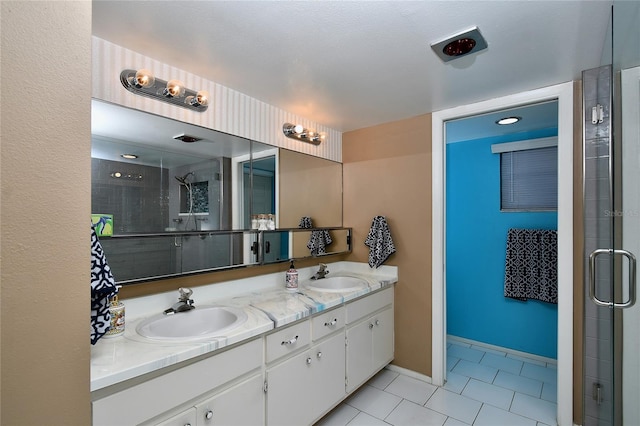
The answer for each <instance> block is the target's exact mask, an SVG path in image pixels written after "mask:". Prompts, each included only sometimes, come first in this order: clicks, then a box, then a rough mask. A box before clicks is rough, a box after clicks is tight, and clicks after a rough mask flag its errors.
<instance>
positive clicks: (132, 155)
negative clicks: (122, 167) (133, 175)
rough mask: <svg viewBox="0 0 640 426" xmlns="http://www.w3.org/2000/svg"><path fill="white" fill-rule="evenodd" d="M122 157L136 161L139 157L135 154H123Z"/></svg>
mask: <svg viewBox="0 0 640 426" xmlns="http://www.w3.org/2000/svg"><path fill="white" fill-rule="evenodd" d="M120 157H122V158H126V159H127V160H135V159H136V158H138V156H137V155H135V154H121V155H120Z"/></svg>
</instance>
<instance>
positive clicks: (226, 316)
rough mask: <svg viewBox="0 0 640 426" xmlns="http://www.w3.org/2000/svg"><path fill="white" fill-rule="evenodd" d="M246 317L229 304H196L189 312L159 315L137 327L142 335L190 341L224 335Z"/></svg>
mask: <svg viewBox="0 0 640 426" xmlns="http://www.w3.org/2000/svg"><path fill="white" fill-rule="evenodd" d="M246 320H247V314H246V313H245V312H244V311H242V310H241V309H237V308H233V307H230V306H197V307H196V308H195V309H192V310H190V311H187V312H180V313H176V314H172V315H165V314H158V315H154V316H152V317H150V318H147V319H145V320H143V321H142V322H141V323H140V324H138V326H137V327H136V331H137V332H138V334H139V335H141V336H143V337H146V338H148V339H153V340H162V341H174V342H175V341H190V340H201V339H206V338H211V337H216V336H218V337H219V336H224V335H225V333H228V332H230V331H231V330H233V329H235V328H236V327H239V326H241V325H242V324H244V322H245V321H246Z"/></svg>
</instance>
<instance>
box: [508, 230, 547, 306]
mask: <svg viewBox="0 0 640 426" xmlns="http://www.w3.org/2000/svg"><path fill="white" fill-rule="evenodd" d="M504 296H505V297H509V298H512V299H517V300H528V299H535V300H541V301H543V302H548V303H556V304H557V303H558V233H557V231H553V230H543V229H509V231H508V232H507V254H506V261H505V273H504Z"/></svg>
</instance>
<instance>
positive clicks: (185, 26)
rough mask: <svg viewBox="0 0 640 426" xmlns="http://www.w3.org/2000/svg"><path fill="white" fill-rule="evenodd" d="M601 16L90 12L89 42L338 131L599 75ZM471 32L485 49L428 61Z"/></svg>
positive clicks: (539, 4) (283, 9)
mask: <svg viewBox="0 0 640 426" xmlns="http://www.w3.org/2000/svg"><path fill="white" fill-rule="evenodd" d="M610 7H611V2H610V1H102V0H101V1H95V0H94V2H93V34H94V35H95V36H97V37H100V38H103V39H105V40H109V41H111V42H113V43H116V44H118V45H121V46H123V47H126V48H128V49H131V50H134V51H137V52H139V53H142V54H144V55H146V56H149V57H152V58H154V59H157V60H160V61H162V62H165V63H167V64H170V65H173V66H176V67H179V68H182V69H184V70H187V71H189V72H191V73H194V74H197V75H200V76H202V77H205V78H208V79H210V80H213V81H215V82H217V83H220V84H222V85H224V86H227V87H229V88H232V89H235V90H238V91H240V92H242V93H245V94H247V95H249V96H251V97H253V98H256V99H259V100H262V101H264V102H266V103H268V104H271V105H274V106H278V107H280V108H282V109H284V110H287V111H290V112H292V113H295V114H298V115H300V116H303V117H306V118H308V119H310V120H313V121H315V122H318V123H321V124H324V125H326V126H329V127H331V128H334V129H336V130H339V131H349V130H355V129H359V128H363V127H368V126H371V125H376V124H380V123H385V122H390V121H395V120H399V119H403V118H409V117H414V116H417V115H421V114H425V113H428V112H433V111H438V110H441V109H445V108H450V107H454V106H459V105H464V104H469V103H473V102H477V101H481V100H486V99H490V98H495V97H498V96H503V95H507V94H512V93H517V92H521V91H526V90H531V89H535V88H539V87H544V86H549V85H553V84H557V83H561V82H566V81H570V80H574V79H577V78H580V73H581V71H582V70H585V69H589V68H593V67H597V66H599V65H600V63H601V57H602V55H603V50H604V45H605V39H606V33H607V30H608V22H609V14H610ZM473 26H477V27H478V28H479V29H480V31H481V32H482V34H483V36H484V38H485V39H486V41H487V43H488V49H486V50H484V51H482V52H480V53H477V54H472V55H468V56H465V57H462V58H459V59H457V60H455V61H452V62H448V63H446V64H445V63H443V62H442V61H441V60H440V59H439V58H438V57H437V56H436V55H435V53H434V52H433V51H432V50H431V48H430V44H431V43H434V42H437V41H440V40H441V39H443V38H445V37H448V36H450V35H454V34H456V33H459V32H461V31H464V30H467V29H469V28H470V27H473ZM159 77H160V78H165V79H168V78H170V76H159Z"/></svg>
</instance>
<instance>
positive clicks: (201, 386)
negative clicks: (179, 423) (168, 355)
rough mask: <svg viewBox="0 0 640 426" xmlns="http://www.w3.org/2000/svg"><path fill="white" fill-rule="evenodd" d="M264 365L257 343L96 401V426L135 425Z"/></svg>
mask: <svg viewBox="0 0 640 426" xmlns="http://www.w3.org/2000/svg"><path fill="white" fill-rule="evenodd" d="M261 365H262V340H261V339H256V340H253V341H252V342H249V343H245V344H243V345H241V346H238V347H236V348H233V349H230V350H228V351H224V352H222V353H220V354H217V355H214V356H211V357H209V358H206V359H204V360H202V361H198V362H196V363H194V364H191V365H188V366H186V367H183V368H180V369H178V370H173V371H171V372H169V373H166V374H164V375H162V376H159V377H156V378H154V379H150V380H148V381H146V382H143V383H140V384H137V385H135V386H132V387H130V388H128V389H125V390H122V391H120V392H117V393H114V394H112V395H109V396H106V397H104V398H101V399H99V400H97V401H94V402H93V404H92V406H93V426H100V425H113V419H114V417H113V415H114V413H118V424H119V425H135V424H138V423H141V422H143V421H145V420H148V419H150V418H152V417H155V416H157V415H159V414H161V413H163V412H164V411H166V410H168V409H170V408H172V407H177V406H179V405H180V404H184V403H185V402H186V401H188V400H190V399H192V398H195V397H197V396H199V395H202V394H203V393H205V392H209V391H210V390H212V389H214V388H216V387H218V386H220V385H223V384H225V383H227V382H230V381H231V380H234V379H235V378H236V377H238V376H241V375H243V374H245V373H248V372H249V371H251V370H254V369H256V368H259V367H260V366H261Z"/></svg>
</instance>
